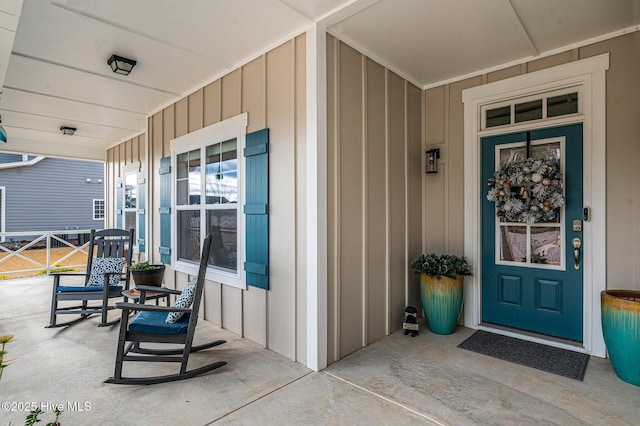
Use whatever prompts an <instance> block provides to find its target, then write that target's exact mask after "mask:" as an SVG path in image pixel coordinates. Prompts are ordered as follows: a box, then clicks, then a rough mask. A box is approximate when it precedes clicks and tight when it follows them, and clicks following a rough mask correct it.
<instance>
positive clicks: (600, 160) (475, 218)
mask: <svg viewBox="0 0 640 426" xmlns="http://www.w3.org/2000/svg"><path fill="white" fill-rule="evenodd" d="M607 69H609V54H608V53H607V54H603V55H599V56H594V57H591V58H587V59H583V60H579V61H574V62H570V63H567V64H563V65H559V66H556V67H553V68H547V69H544V70H541V71H537V72H532V73H529V74H523V75H520V76H517V77H513V78H509V79H506V80H500V81H496V82H494V83H490V84H485V85H482V86H477V87H473V88H470V89H466V90H464V91H463V92H462V101H463V103H464V171H465V175H464V206H465V209H464V210H465V211H464V254H465V256H466V257H467V258H468V259H469V260H470V262H471V264H472V265H473V267H474V273H473V275H472V276H469V277H466V278H465V289H464V291H465V299H466V301H465V306H464V325H465V326H466V327H470V328H476V329H482V328H484V329H490V328H488V327H485V326H483V325H482V324H481V315H482V312H481V293H482V289H481V277H482V270H481V265H482V263H481V253H482V247H481V246H482V235H481V229H482V226H481V215H480V208H481V201H482V200H481V194H480V188H483V187H486V185H481V182H480V170H481V168H480V138H481V137H484V136H490V135H495V134H502V133H512V132H517V131H523V130H531V129H537V128H547V127H554V126H560V125H565V124H573V123H582V124H583V132H584V133H583V144H584V147H583V149H584V160H583V161H584V206H585V207H589V208H590V209H591V220H590V221H588V222H586V221H585V222H584V225H583V240H584V244H583V248H584V249H583V256H584V265H585V266H584V309H583V312H584V314H583V330H584V338H583V342H582V345H572V344H568V343H565V342H560V341H558V340H554V339H551V338H550V339H544V338H541V337H537V336H531V335H528V334H519V333H515V332H510V331H504V330H498V329H493V328H491V329H490V330H491V331H493V332H498V333H501V334H506V335H511V336H514V337H518V338H521V339H525V340H531V341H535V342H539V343H544V344H547V345H550V346H556V347H561V348H565V349H571V350H574V351H579V352H584V353H588V354H590V355H595V356H599V357H605V354H606V352H605V344H604V339H603V336H602V326H601V323H600V321H601V317H600V292H601V291H603V290H605V289H606V276H607V274H606V245H605V244H606V186H605V183H606V182H605V178H606V164H605V161H606V160H605V158H606V157H605V154H606V149H605V148H606V114H605V112H606V70H607ZM565 87H580V88H581V96H582V108H583V109H582V114H578V115H577V116H576V115H573V116H570V117H564V118H563V117H560V118H553V119H548V120H539V121H537V122H528V123H522V124H519V125H514V126H509V127H508V128H505V127H500V129H498V130H495V129H490V130H481V122H480V117H481V114H480V112H481V107H482V106H483V105H487V104H490V103H494V102H499V101H505V100H509V99H516V98H520V97H525V96H530V95H533V94H536V93H543V92H547V91H549V90H555V89H561V88H565Z"/></svg>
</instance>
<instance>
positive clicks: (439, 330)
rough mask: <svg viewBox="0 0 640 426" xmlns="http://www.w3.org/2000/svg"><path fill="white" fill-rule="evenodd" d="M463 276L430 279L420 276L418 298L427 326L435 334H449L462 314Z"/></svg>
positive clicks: (426, 276)
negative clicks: (420, 301) (420, 300)
mask: <svg viewBox="0 0 640 426" xmlns="http://www.w3.org/2000/svg"><path fill="white" fill-rule="evenodd" d="M463 281H464V276H462V275H458V277H457V278H455V279H454V278H448V277H442V279H440V280H439V279H437V278H432V277H430V276H428V275H425V274H422V275H420V298H421V299H422V310H423V311H424V316H425V319H426V320H427V326H428V327H429V329H430V330H431V331H432V332H434V333H436V334H451V333H453V332H454V331H455V329H456V326H457V325H458V319H459V318H460V313H461V312H462V298H463Z"/></svg>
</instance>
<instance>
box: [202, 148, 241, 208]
mask: <svg viewBox="0 0 640 426" xmlns="http://www.w3.org/2000/svg"><path fill="white" fill-rule="evenodd" d="M236 146H237V143H236V140H235V139H231V140H228V141H225V142H221V143H218V144H215V145H211V146H208V147H207V170H206V185H207V187H206V191H207V200H206V203H207V204H224V203H237V202H238V178H237V170H238V160H237V151H236V149H237V148H236Z"/></svg>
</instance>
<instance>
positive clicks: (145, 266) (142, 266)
mask: <svg viewBox="0 0 640 426" xmlns="http://www.w3.org/2000/svg"><path fill="white" fill-rule="evenodd" d="M151 269H158V265H152V264H150V263H149V262H147V261H145V262H138V263H134V264H133V265H131V267H130V268H129V270H131V271H149V270H151Z"/></svg>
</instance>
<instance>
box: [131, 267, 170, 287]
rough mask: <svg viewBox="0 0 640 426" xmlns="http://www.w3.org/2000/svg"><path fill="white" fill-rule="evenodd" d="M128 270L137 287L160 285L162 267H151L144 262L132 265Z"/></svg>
mask: <svg viewBox="0 0 640 426" xmlns="http://www.w3.org/2000/svg"><path fill="white" fill-rule="evenodd" d="M129 270H130V271H131V276H132V277H133V281H135V283H136V285H137V286H140V285H150V286H156V287H160V286H161V285H162V280H163V279H164V265H161V264H160V265H153V264H150V263H149V262H147V261H145V262H138V263H134V264H133V265H131V267H130V268H129Z"/></svg>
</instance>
